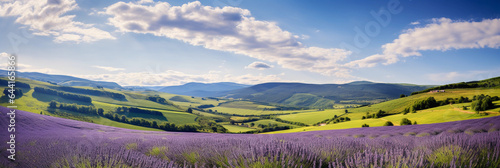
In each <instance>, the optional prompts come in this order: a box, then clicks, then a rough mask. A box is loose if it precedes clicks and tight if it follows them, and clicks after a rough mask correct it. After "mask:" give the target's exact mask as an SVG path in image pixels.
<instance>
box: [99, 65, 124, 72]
mask: <svg viewBox="0 0 500 168" xmlns="http://www.w3.org/2000/svg"><path fill="white" fill-rule="evenodd" d="M92 67H94V68H99V69H102V70H105V71H111V72H113V71H123V70H125V68H115V67H108V66H99V65H94V66H92Z"/></svg>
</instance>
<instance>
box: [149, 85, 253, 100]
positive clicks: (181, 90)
mask: <svg viewBox="0 0 500 168" xmlns="http://www.w3.org/2000/svg"><path fill="white" fill-rule="evenodd" d="M248 86H249V85H244V84H238V83H232V82H220V83H196V82H191V83H186V84H184V85H179V86H166V87H164V88H161V89H159V90H158V91H160V92H165V93H171V94H179V95H187V96H196V97H211V96H218V95H222V94H224V93H225V92H227V91H230V90H236V89H242V88H246V87H248Z"/></svg>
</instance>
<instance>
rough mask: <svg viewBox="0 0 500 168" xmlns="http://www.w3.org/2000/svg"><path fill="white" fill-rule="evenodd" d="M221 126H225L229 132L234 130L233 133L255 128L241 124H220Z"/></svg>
mask: <svg viewBox="0 0 500 168" xmlns="http://www.w3.org/2000/svg"><path fill="white" fill-rule="evenodd" d="M222 126H224V128H226V129H227V130H228V131H229V132H234V133H239V132H247V131H252V130H255V129H253V128H248V127H243V126H237V125H231V124H222Z"/></svg>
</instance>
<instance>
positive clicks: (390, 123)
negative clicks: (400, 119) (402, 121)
mask: <svg viewBox="0 0 500 168" xmlns="http://www.w3.org/2000/svg"><path fill="white" fill-rule="evenodd" d="M384 126H394V124H393V123H392V122H391V121H387V122H385V124H384Z"/></svg>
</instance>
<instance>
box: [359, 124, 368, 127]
mask: <svg viewBox="0 0 500 168" xmlns="http://www.w3.org/2000/svg"><path fill="white" fill-rule="evenodd" d="M361 127H370V125H368V124H363V125H361Z"/></svg>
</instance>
